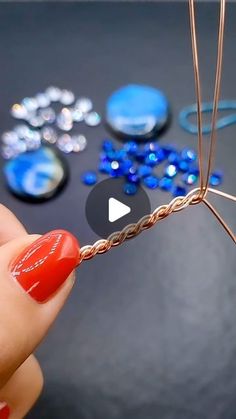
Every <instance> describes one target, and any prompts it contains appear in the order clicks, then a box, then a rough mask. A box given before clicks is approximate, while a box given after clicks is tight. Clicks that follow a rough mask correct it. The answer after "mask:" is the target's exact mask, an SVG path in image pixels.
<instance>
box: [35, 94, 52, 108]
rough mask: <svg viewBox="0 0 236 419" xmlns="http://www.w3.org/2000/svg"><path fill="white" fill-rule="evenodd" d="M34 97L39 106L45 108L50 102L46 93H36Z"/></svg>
mask: <svg viewBox="0 0 236 419" xmlns="http://www.w3.org/2000/svg"><path fill="white" fill-rule="evenodd" d="M35 99H36V100H37V103H38V107H39V108H47V107H48V106H49V105H50V103H51V100H50V99H49V97H48V96H47V95H46V93H38V94H37V95H36V96H35Z"/></svg>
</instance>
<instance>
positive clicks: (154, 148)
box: [144, 142, 160, 153]
mask: <svg viewBox="0 0 236 419" xmlns="http://www.w3.org/2000/svg"><path fill="white" fill-rule="evenodd" d="M159 149H160V147H159V146H158V145H157V144H155V143H153V142H152V143H147V144H145V146H144V151H146V152H147V153H152V152H153V151H154V152H156V151H158V150H159Z"/></svg>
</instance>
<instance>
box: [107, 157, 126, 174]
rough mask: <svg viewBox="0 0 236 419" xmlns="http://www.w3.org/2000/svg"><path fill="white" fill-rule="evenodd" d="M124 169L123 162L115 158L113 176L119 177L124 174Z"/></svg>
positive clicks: (112, 164)
mask: <svg viewBox="0 0 236 419" xmlns="http://www.w3.org/2000/svg"><path fill="white" fill-rule="evenodd" d="M123 174H124V173H123V170H122V163H120V162H118V161H117V160H113V161H112V162H111V172H110V175H111V176H112V177H119V176H123Z"/></svg>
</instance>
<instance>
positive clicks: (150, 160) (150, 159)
mask: <svg viewBox="0 0 236 419" xmlns="http://www.w3.org/2000/svg"><path fill="white" fill-rule="evenodd" d="M157 163H158V157H157V155H156V153H150V154H148V155H147V156H146V158H145V164H146V165H148V166H151V167H154V166H156V164H157Z"/></svg>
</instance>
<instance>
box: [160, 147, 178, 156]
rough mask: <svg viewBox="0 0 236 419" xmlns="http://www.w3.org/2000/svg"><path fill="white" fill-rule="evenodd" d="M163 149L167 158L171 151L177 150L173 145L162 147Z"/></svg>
mask: <svg viewBox="0 0 236 419" xmlns="http://www.w3.org/2000/svg"><path fill="white" fill-rule="evenodd" d="M161 149H162V151H163V153H164V155H165V158H166V159H167V158H168V157H169V155H170V154H171V153H173V152H175V148H174V147H173V146H171V145H166V146H164V147H162V148H161Z"/></svg>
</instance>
